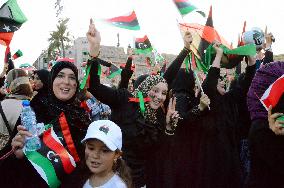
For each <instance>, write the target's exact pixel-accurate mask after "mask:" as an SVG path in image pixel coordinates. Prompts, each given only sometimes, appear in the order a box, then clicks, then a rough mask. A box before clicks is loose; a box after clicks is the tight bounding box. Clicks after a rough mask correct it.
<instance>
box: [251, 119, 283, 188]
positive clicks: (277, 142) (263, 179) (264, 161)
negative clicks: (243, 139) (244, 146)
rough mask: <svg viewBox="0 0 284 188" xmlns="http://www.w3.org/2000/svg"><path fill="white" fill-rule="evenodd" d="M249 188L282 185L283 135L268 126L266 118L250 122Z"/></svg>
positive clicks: (278, 186) (278, 187)
mask: <svg viewBox="0 0 284 188" xmlns="http://www.w3.org/2000/svg"><path fill="white" fill-rule="evenodd" d="M249 144H250V151H251V176H250V177H251V178H250V183H249V184H250V186H249V187H251V188H267V187H277V188H281V187H284V184H283V176H284V171H283V169H284V162H283V156H284V137H283V136H277V135H275V133H274V132H272V130H271V129H270V128H269V125H268V121H267V119H256V120H254V121H253V122H252V125H251V129H250V133H249Z"/></svg>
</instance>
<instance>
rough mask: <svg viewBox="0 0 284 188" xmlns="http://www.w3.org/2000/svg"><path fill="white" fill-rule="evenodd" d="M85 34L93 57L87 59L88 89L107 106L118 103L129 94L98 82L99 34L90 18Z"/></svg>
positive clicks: (99, 60)
mask: <svg viewBox="0 0 284 188" xmlns="http://www.w3.org/2000/svg"><path fill="white" fill-rule="evenodd" d="M86 35H87V39H88V42H89V54H90V56H91V57H93V58H92V59H91V60H89V61H88V64H89V66H91V70H90V84H89V91H90V92H91V93H92V94H93V95H94V97H96V98H97V99H98V100H99V101H101V102H102V103H105V104H107V105H109V106H115V105H119V104H121V103H122V102H125V101H127V100H128V97H129V95H130V94H129V92H128V91H127V90H121V89H120V90H117V89H112V88H110V87H107V86H105V85H103V84H101V83H100V77H99V75H98V74H97V73H98V67H99V63H100V62H101V59H99V58H98V57H97V56H98V55H99V49H100V42H101V36H100V33H99V31H98V30H97V29H96V27H95V25H94V23H93V20H92V19H91V20H90V25H89V30H88V32H87V34H86Z"/></svg>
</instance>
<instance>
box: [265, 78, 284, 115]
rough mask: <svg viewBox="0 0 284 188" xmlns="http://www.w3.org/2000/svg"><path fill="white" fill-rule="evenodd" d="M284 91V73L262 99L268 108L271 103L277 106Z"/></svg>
mask: <svg viewBox="0 0 284 188" xmlns="http://www.w3.org/2000/svg"><path fill="white" fill-rule="evenodd" d="M283 93H284V74H283V75H282V76H281V77H280V78H278V79H277V80H276V81H275V82H274V83H272V84H271V85H270V86H269V87H268V89H267V90H266V91H265V92H264V94H263V95H262V97H261V99H260V101H261V103H262V104H263V106H264V107H265V109H268V108H269V106H270V105H271V106H272V107H275V106H276V105H277V103H278V101H279V99H280V98H281V96H282V95H283Z"/></svg>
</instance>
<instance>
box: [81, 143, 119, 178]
mask: <svg viewBox="0 0 284 188" xmlns="http://www.w3.org/2000/svg"><path fill="white" fill-rule="evenodd" d="M118 157H119V153H117V152H115V151H111V150H110V149H108V148H107V146H106V145H105V144H104V143H103V142H101V141H100V140H97V139H91V140H88V141H87V142H86V148H85V158H86V165H87V166H88V168H89V169H90V171H91V172H92V173H94V174H97V175H98V174H99V175H102V176H103V175H107V174H108V173H109V172H111V171H112V166H113V164H114V161H116V160H117V158H118Z"/></svg>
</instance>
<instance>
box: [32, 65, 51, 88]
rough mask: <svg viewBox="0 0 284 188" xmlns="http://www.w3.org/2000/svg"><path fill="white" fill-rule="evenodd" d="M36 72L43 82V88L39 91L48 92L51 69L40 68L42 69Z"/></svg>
mask: <svg viewBox="0 0 284 188" xmlns="http://www.w3.org/2000/svg"><path fill="white" fill-rule="evenodd" d="M34 74H37V75H38V77H39V79H40V81H41V82H42V84H43V86H42V88H40V89H39V90H37V91H38V92H41V93H47V92H48V79H49V71H48V70H46V69H40V70H36V71H34Z"/></svg>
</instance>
